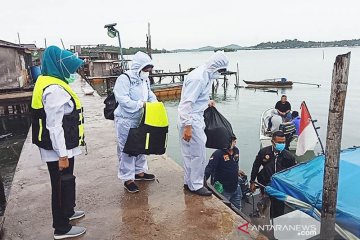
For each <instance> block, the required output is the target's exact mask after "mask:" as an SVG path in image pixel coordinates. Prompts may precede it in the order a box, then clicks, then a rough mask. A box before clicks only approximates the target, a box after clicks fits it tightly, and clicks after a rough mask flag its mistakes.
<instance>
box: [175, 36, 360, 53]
mask: <svg viewBox="0 0 360 240" xmlns="http://www.w3.org/2000/svg"><path fill="white" fill-rule="evenodd" d="M357 46H360V39H353V40H340V41H331V42H315V41H308V42H304V41H300V40H298V39H294V40H289V39H286V40H283V41H280V42H262V43H259V44H257V45H255V46H251V47H241V46H239V45H236V44H231V45H227V46H224V47H212V46H206V47H201V48H196V49H175V50H172V51H171V52H203V51H218V50H223V51H225V52H231V51H238V50H258V49H259V50H260V49H289V48H321V47H357Z"/></svg>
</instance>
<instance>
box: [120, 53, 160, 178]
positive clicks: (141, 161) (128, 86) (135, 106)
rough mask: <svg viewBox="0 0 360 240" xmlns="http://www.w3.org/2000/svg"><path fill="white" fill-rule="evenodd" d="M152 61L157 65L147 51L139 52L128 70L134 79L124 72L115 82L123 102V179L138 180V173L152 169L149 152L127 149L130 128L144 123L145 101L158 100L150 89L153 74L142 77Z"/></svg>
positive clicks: (121, 144) (121, 109) (121, 146)
mask: <svg viewBox="0 0 360 240" xmlns="http://www.w3.org/2000/svg"><path fill="white" fill-rule="evenodd" d="M148 65H153V63H152V61H151V58H150V57H149V56H148V55H147V54H145V53H143V52H137V53H136V54H135V55H134V58H133V61H132V65H131V69H130V70H128V71H126V74H128V75H129V77H130V79H129V78H128V77H127V76H126V75H124V74H122V75H120V76H119V77H118V79H117V80H116V83H115V86H114V94H115V99H116V101H117V102H118V103H119V105H118V107H117V108H116V110H115V112H114V117H115V130H116V136H117V142H118V146H117V152H118V158H119V170H118V178H119V179H121V180H123V181H128V180H134V179H135V174H139V173H143V172H146V171H147V169H148V166H147V162H146V159H145V155H143V154H140V155H138V156H129V155H128V154H127V153H124V152H123V150H124V146H125V143H126V140H127V137H128V134H129V130H130V128H136V127H138V125H139V124H140V121H141V118H142V115H143V105H144V102H156V101H157V99H156V96H155V94H154V93H153V92H152V91H151V89H150V81H149V78H146V79H141V78H140V72H141V70H142V69H143V68H144V67H145V66H148Z"/></svg>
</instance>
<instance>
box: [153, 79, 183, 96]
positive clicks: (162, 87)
mask: <svg viewBox="0 0 360 240" xmlns="http://www.w3.org/2000/svg"><path fill="white" fill-rule="evenodd" d="M182 85H183V83H182V82H178V83H169V84H153V85H151V90H152V91H153V92H154V93H155V95H156V97H158V98H159V99H162V100H170V99H177V98H179V97H180V95H181V89H182Z"/></svg>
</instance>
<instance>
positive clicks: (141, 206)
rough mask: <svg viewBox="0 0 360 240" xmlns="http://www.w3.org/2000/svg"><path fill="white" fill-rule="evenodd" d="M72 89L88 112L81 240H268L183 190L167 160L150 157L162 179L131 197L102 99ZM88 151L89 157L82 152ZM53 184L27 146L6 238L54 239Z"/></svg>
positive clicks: (80, 176)
mask: <svg viewBox="0 0 360 240" xmlns="http://www.w3.org/2000/svg"><path fill="white" fill-rule="evenodd" d="M72 87H73V88H74V90H75V91H76V92H77V93H78V94H79V97H80V98H81V100H82V103H83V105H84V114H85V134H86V135H85V136H86V137H85V140H86V142H87V144H88V154H87V155H85V154H83V155H81V156H79V157H77V158H76V159H75V176H76V177H77V207H76V208H77V209H81V210H84V211H85V212H86V216H85V218H83V219H81V220H79V221H77V222H74V224H75V225H78V226H85V227H87V233H86V234H85V235H84V236H83V237H81V238H79V239H94V240H103V239H126V240H130V239H160V240H162V239H164V240H165V239H166V240H168V239H250V238H252V239H265V238H264V237H263V236H262V235H259V234H258V233H257V232H253V231H250V227H249V228H248V229H249V233H245V232H244V231H241V230H239V229H238V227H239V226H241V225H243V224H246V223H247V222H246V221H245V220H244V219H242V218H241V217H240V216H238V215H236V214H235V213H234V212H233V211H232V210H230V209H229V208H228V207H226V206H225V205H224V204H223V203H222V202H221V201H220V200H219V199H217V198H216V197H215V196H212V197H200V196H196V195H194V194H192V193H189V192H186V191H184V190H183V170H182V168H181V167H180V166H179V165H178V164H177V163H175V162H174V161H173V160H171V159H170V158H168V157H166V156H149V157H148V160H149V168H150V170H149V172H151V173H154V174H156V176H157V180H156V181H153V182H141V183H139V188H140V192H139V193H137V194H130V193H128V192H126V191H125V189H124V187H123V184H122V183H121V182H120V181H119V180H118V178H117V168H118V160H117V155H116V140H115V132H114V123H113V121H110V120H106V119H104V117H103V107H104V104H103V99H102V98H101V97H99V96H97V95H94V96H88V95H84V94H83V91H82V88H84V87H86V88H87V87H88V86H85V82H80V81H78V82H75V83H74V84H73V85H72ZM84 152H85V150H84ZM50 195H51V189H50V178H49V174H48V172H47V167H46V164H43V163H42V162H41V160H40V156H39V151H38V149H37V147H36V146H35V145H33V144H32V143H31V131H30V133H29V135H28V137H27V139H26V141H25V144H24V147H23V150H22V153H21V157H20V160H19V163H18V166H17V169H16V173H15V176H14V180H13V185H12V188H11V193H10V197H9V200H8V206H7V209H6V212H5V223H4V239H11V240H18V239H26V240H31V239H34V240H35V239H36V240H42V239H52V234H53V229H52V226H51V225H52V217H51V202H50Z"/></svg>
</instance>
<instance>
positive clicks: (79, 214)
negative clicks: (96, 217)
mask: <svg viewBox="0 0 360 240" xmlns="http://www.w3.org/2000/svg"><path fill="white" fill-rule="evenodd" d="M82 217H85V212H84V211H75V213H74V214H73V215H72V216H71V217H69V221H72V220H76V219H80V218H82Z"/></svg>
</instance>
